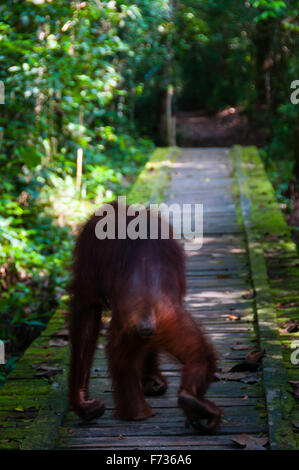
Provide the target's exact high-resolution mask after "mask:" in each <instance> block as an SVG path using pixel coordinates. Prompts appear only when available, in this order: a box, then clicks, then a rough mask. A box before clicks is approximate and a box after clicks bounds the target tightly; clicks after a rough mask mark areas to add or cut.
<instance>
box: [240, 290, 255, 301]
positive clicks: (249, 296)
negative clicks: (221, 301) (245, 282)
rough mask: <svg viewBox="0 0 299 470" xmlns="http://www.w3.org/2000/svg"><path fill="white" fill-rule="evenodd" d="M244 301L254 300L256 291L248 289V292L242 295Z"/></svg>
mask: <svg viewBox="0 0 299 470" xmlns="http://www.w3.org/2000/svg"><path fill="white" fill-rule="evenodd" d="M242 297H243V299H253V297H254V291H253V290H251V289H248V290H246V291H244V292H243V295H242Z"/></svg>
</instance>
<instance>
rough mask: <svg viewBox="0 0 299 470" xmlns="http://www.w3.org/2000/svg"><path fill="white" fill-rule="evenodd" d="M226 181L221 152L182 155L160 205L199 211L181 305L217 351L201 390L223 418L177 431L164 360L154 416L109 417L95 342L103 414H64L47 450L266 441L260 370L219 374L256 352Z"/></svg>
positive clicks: (95, 377)
mask: <svg viewBox="0 0 299 470" xmlns="http://www.w3.org/2000/svg"><path fill="white" fill-rule="evenodd" d="M232 184H233V180H232V162H231V158H230V154H229V151H228V150H227V149H212V148H210V149H188V150H183V151H182V152H181V154H180V156H179V158H178V160H177V162H176V163H175V164H174V165H173V168H172V170H171V182H170V185H169V188H168V191H167V195H166V198H165V202H167V203H174V202H176V203H179V204H182V203H201V204H203V207H204V240H203V246H201V247H200V246H199V244H197V243H196V241H195V242H189V243H186V244H185V248H186V256H187V267H186V276H187V295H186V307H187V309H188V310H189V311H190V312H192V314H193V316H194V318H195V319H196V320H198V321H199V322H200V323H201V324H202V325H203V328H204V330H205V331H206V333H207V334H208V335H209V337H210V338H211V340H212V341H213V343H214V345H215V347H216V349H217V351H218V353H219V358H220V361H219V373H221V374H222V375H221V380H220V381H218V382H215V383H214V384H212V386H211V387H210V389H209V392H208V397H210V398H211V399H212V400H213V401H215V402H216V404H217V405H219V406H220V407H222V408H223V410H224V413H225V416H224V419H223V423H222V425H221V427H220V429H219V431H218V432H216V433H214V434H212V435H203V434H198V433H197V432H196V431H194V430H193V429H192V428H186V427H185V418H184V416H183V414H182V411H181V410H180V409H179V408H178V407H177V389H178V385H179V380H180V366H179V365H178V364H175V363H173V362H172V361H171V359H170V358H169V357H166V356H164V355H163V356H162V358H161V360H162V369H163V371H164V374H165V375H166V376H167V378H168V381H169V389H168V392H167V393H166V395H165V396H163V397H158V398H149V399H148V402H149V404H150V405H151V406H152V407H153V409H154V413H155V415H154V416H153V417H152V418H150V419H148V420H146V421H142V422H122V421H118V420H116V419H115V418H114V417H113V400H112V394H111V385H110V380H109V378H108V375H107V370H106V363H105V358H104V351H103V346H102V345H99V348H98V349H97V352H96V357H95V361H94V366H93V369H92V374H91V386H90V390H91V395H92V396H101V397H103V398H104V399H105V402H106V405H107V409H106V412H105V414H104V415H103V417H101V418H100V419H98V420H95V421H93V422H92V423H89V424H84V423H81V422H80V419H79V418H78V417H77V416H76V415H75V414H74V413H73V412H72V411H69V412H68V413H67V415H66V417H65V419H64V421H63V423H62V426H61V427H60V430H59V436H58V438H57V440H56V446H55V448H57V449H110V450H114V449H148V450H150V449H156V450H157V449H159V450H163V449H176V450H181V449H185V450H191V449H236V445H235V444H234V443H233V441H232V438H234V436H236V435H238V434H241V433H246V434H249V435H252V436H256V437H262V436H263V437H267V436H268V425H267V413H266V403H265V390H264V389H263V380H262V374H261V372H255V373H254V374H252V373H251V374H250V373H249V375H246V374H243V376H241V377H240V378H239V380H231V379H234V377H232V375H233V374H230V375H225V374H226V373H227V371H228V370H229V368H230V367H232V366H234V365H236V364H238V363H239V362H240V361H242V359H243V358H244V357H245V356H246V354H247V353H248V352H249V351H251V350H253V349H256V348H258V347H259V341H258V328H257V323H256V319H255V313H254V312H255V305H254V298H252V296H251V289H252V283H251V273H250V266H249V258H248V254H247V249H246V238H245V232H244V230H243V228H242V227H241V226H240V225H238V223H237V216H236V205H235V201H234V199H233V195H232ZM235 317H236V318H235ZM238 317H239V319H237V318H238ZM182 340H183V338H182ZM244 375H245V377H244ZM235 378H238V376H237V375H235ZM228 379H229V380H228Z"/></svg>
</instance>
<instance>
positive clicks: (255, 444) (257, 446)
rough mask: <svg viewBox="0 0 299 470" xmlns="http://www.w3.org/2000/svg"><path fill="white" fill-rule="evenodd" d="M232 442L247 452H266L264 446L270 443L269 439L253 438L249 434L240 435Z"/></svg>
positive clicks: (233, 438)
mask: <svg viewBox="0 0 299 470" xmlns="http://www.w3.org/2000/svg"><path fill="white" fill-rule="evenodd" d="M231 440H232V441H233V442H234V443H235V444H237V445H238V446H239V447H242V448H244V449H246V450H266V449H265V447H264V446H265V445H267V444H268V442H269V440H268V438H267V437H253V436H249V434H238V435H236V436H234V437H231Z"/></svg>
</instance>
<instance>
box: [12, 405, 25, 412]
mask: <svg viewBox="0 0 299 470" xmlns="http://www.w3.org/2000/svg"><path fill="white" fill-rule="evenodd" d="M14 410H15V411H20V412H23V411H24V408H23V407H22V405H18V406H17V407H16V408H15V409H14Z"/></svg>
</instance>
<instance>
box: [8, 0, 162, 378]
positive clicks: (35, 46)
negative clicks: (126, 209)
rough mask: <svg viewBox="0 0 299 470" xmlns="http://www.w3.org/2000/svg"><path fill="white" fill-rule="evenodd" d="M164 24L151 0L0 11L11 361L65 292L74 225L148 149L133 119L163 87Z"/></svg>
mask: <svg viewBox="0 0 299 470" xmlns="http://www.w3.org/2000/svg"><path fill="white" fill-rule="evenodd" d="M167 15H168V8H167V6H165V2H164V1H162V0H152V1H151V2H149V1H145V0H137V1H136V2H135V3H134V4H132V3H131V2H129V1H126V0H124V1H113V0H112V1H103V2H98V1H97V0H89V1H88V2H75V1H70V2H69V1H64V0H57V1H55V2H51V1H46V0H44V1H42V0H41V1H40V0H39V1H36V0H25V1H23V2H18V1H15V0H8V1H7V2H5V3H4V4H1V5H0V18H1V20H0V46H1V52H0V61H1V65H2V66H1V67H0V80H1V81H2V82H3V83H4V85H5V104H4V105H1V115H0V193H1V200H0V271H1V280H0V289H1V290H0V310H1V318H0V338H3V339H4V338H6V339H7V350H8V352H9V354H10V355H11V354H12V356H11V358H13V357H15V356H14V354H15V352H18V351H19V350H22V349H24V347H26V346H27V345H28V344H29V343H30V341H31V340H32V339H33V338H34V336H36V334H37V333H38V331H39V330H40V329H41V328H42V327H43V326H44V325H45V324H46V323H47V321H48V319H49V317H50V316H51V314H52V313H53V311H54V310H55V308H56V307H57V304H58V302H59V300H60V299H61V296H62V295H63V294H64V293H65V289H66V285H67V282H68V266H69V264H70V262H71V258H72V256H71V252H72V243H73V236H72V234H73V232H74V231H75V230H76V227H77V225H78V222H82V220H84V219H85V218H86V217H87V216H88V215H89V213H90V212H91V211H92V209H93V205H94V204H100V203H102V202H103V201H107V200H111V199H113V198H114V197H115V196H116V195H117V194H123V193H124V192H125V191H126V190H127V188H128V187H130V185H131V184H132V183H133V182H134V180H135V179H136V176H137V175H138V173H139V171H140V169H141V167H142V166H143V165H144V163H145V161H146V159H147V158H148V155H149V152H151V151H152V149H153V143H152V141H151V140H150V138H149V137H148V135H149V133H147V129H146V127H145V126H144V123H143V122H144V121H143V119H142V116H144V115H146V114H147V113H146V112H145V111H144V109H145V108H144V106H148V114H150V113H151V106H150V102H151V98H153V99H154V100H155V95H156V96H158V95H159V92H160V91H159V90H161V89H163V86H164V84H163V80H162V78H161V77H163V74H164V71H163V63H164V62H165V58H166V53H167V48H166V46H165V44H166V39H165V37H166V35H165V32H164V29H163V24H164V23H165V21H167ZM153 69H155V73H152V70H153ZM140 103H141V105H140ZM136 107H139V109H142V113H141V114H140V120H139V121H138V120H136V119H135V118H136V116H135V108H136ZM79 148H81V149H82V150H83V177H82V185H81V188H80V191H78V189H77V186H76V158H77V151H78V149H79ZM10 360H12V359H10ZM10 369H11V366H10V363H9V362H8V365H7V367H6V369H5V370H4V369H3V370H2V375H1V376H0V380H2V379H3V374H4V372H5V373H6V372H8V371H9V370H10Z"/></svg>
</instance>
